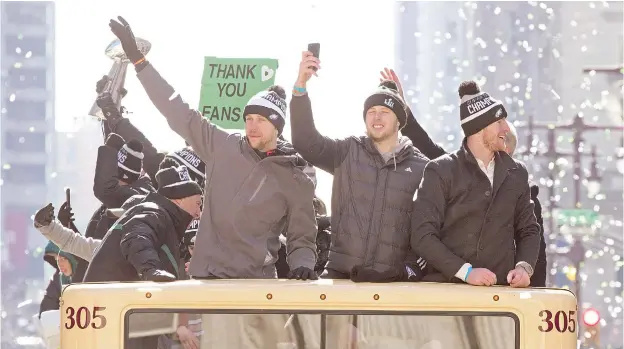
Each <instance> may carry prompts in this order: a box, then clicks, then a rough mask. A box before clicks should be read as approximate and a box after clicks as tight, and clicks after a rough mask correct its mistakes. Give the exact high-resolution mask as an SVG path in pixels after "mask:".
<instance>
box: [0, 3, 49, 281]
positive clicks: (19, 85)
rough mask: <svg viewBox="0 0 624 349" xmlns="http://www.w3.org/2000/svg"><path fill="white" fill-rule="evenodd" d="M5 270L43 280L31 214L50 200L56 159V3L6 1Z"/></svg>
mask: <svg viewBox="0 0 624 349" xmlns="http://www.w3.org/2000/svg"><path fill="white" fill-rule="evenodd" d="M0 9H1V11H0V13H1V18H2V19H1V21H2V22H1V36H0V38H1V41H2V44H1V57H2V60H1V65H2V86H1V92H0V94H1V96H2V108H1V115H2V122H1V124H0V125H1V134H2V153H1V157H2V160H1V161H2V186H1V190H2V193H1V195H2V196H1V200H0V208H1V214H0V220H1V223H0V226H1V227H2V272H3V278H4V277H5V273H9V275H12V277H11V279H12V280H16V279H19V278H27V279H31V278H32V279H43V276H44V274H43V270H44V269H43V264H42V263H41V259H40V257H41V256H35V255H34V254H33V251H36V249H37V248H38V247H41V246H42V240H43V238H42V237H41V234H39V233H38V232H36V231H35V229H34V228H33V225H32V219H31V216H32V215H33V213H34V212H35V211H36V210H37V209H38V208H39V207H40V206H41V203H42V197H43V198H47V197H48V190H49V189H50V185H49V184H50V178H52V177H53V176H52V175H53V173H54V171H55V167H56V163H55V157H54V150H55V149H56V146H55V128H54V121H55V117H54V85H55V81H54V80H55V74H54V61H55V54H54V46H55V45H54V26H55V21H54V3H53V2H8V1H3V2H2V3H1V7H0Z"/></svg>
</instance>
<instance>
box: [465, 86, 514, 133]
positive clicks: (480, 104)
mask: <svg viewBox="0 0 624 349" xmlns="http://www.w3.org/2000/svg"><path fill="white" fill-rule="evenodd" d="M457 92H458V93H459V98H461V105H460V106H459V117H460V119H461V127H462V129H463V130H464V135H466V137H468V136H471V135H473V134H475V133H478V132H479V131H481V130H483V129H484V128H486V127H488V126H489V125H490V124H493V123H495V122H496V121H498V120H500V119H501V118H506V117H507V111H506V110H505V107H504V106H503V103H502V102H501V101H499V100H496V99H494V98H492V97H490V95H489V94H487V93H485V92H481V89H480V88H479V85H477V83H476V82H475V81H464V82H462V83H461V85H459V89H458V90H457Z"/></svg>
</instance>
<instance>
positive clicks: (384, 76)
mask: <svg viewBox="0 0 624 349" xmlns="http://www.w3.org/2000/svg"><path fill="white" fill-rule="evenodd" d="M379 73H380V74H381V77H380V78H379V82H382V81H384V80H392V81H394V83H395V84H396V85H397V88H398V89H399V94H400V95H401V97H403V99H405V95H404V94H403V86H402V85H401V81H400V80H399V77H398V76H397V75H396V73H395V72H394V69H390V68H384V70H382V71H380V72H379Z"/></svg>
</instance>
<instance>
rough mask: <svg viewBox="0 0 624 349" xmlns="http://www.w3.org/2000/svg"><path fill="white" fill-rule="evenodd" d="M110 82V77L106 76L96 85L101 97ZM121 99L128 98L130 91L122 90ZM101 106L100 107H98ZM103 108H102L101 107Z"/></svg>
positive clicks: (96, 90)
mask: <svg viewBox="0 0 624 349" xmlns="http://www.w3.org/2000/svg"><path fill="white" fill-rule="evenodd" d="M109 81H110V79H109V78H108V75H104V76H102V78H101V79H100V80H99V81H98V82H97V83H96V84H95V92H96V93H97V94H98V95H100V94H101V93H102V91H104V88H105V87H106V84H107V83H108V82H109ZM120 92H121V98H124V97H126V95H127V94H128V90H126V89H125V88H123V87H122V88H121V91H120ZM98 106H99V105H98ZM100 108H101V107H100Z"/></svg>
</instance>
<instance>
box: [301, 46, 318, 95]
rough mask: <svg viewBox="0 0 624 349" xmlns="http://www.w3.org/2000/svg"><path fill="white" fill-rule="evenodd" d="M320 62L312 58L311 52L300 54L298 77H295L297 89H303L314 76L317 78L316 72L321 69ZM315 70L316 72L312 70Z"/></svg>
mask: <svg viewBox="0 0 624 349" xmlns="http://www.w3.org/2000/svg"><path fill="white" fill-rule="evenodd" d="M320 64H321V61H320V60H319V59H318V58H316V57H314V55H313V54H312V52H310V51H303V52H302V53H301V63H299V76H298V77H297V83H296V86H297V87H305V85H306V84H307V82H308V80H310V78H311V77H312V75H314V76H318V74H317V71H318V70H319V69H321V66H320ZM314 68H316V71H315V70H314Z"/></svg>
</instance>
